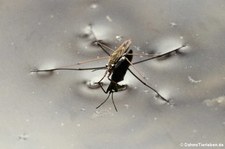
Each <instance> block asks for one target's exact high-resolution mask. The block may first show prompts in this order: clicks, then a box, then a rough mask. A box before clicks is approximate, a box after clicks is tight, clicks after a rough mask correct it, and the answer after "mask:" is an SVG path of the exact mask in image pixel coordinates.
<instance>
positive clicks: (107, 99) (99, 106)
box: [96, 92, 111, 109]
mask: <svg viewBox="0 0 225 149" xmlns="http://www.w3.org/2000/svg"><path fill="white" fill-rule="evenodd" d="M110 95H111V92H110V93H109V95H108V97H107V98H106V99H105V100H104V101H103V102H102V103H101V104H100V105H98V106H97V107H96V109H98V108H99V107H101V106H102V105H103V104H104V103H105V102H106V101H107V100H108V99H109V96H110Z"/></svg>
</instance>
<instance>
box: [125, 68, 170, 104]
mask: <svg viewBox="0 0 225 149" xmlns="http://www.w3.org/2000/svg"><path fill="white" fill-rule="evenodd" d="M128 70H129V71H130V73H131V74H132V75H133V76H134V77H135V78H137V79H138V80H139V81H140V82H141V83H142V84H144V85H145V86H147V87H148V88H150V89H151V90H153V91H154V92H155V93H156V94H157V95H158V96H159V97H160V98H161V99H162V100H164V101H165V102H167V103H170V101H169V100H167V99H166V98H164V97H163V96H162V95H161V94H160V93H159V92H158V91H157V90H156V89H154V88H153V87H151V86H149V85H148V84H146V83H145V82H144V81H142V80H141V79H140V78H139V77H138V76H137V75H135V74H134V73H133V72H132V71H131V70H130V69H129V68H128Z"/></svg>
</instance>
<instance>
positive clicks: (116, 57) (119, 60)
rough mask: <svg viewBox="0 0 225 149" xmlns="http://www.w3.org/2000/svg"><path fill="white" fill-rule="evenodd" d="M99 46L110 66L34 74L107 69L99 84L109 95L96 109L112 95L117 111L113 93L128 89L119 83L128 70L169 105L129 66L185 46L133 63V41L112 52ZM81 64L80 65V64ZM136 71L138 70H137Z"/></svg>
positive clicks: (168, 53)
mask: <svg viewBox="0 0 225 149" xmlns="http://www.w3.org/2000/svg"><path fill="white" fill-rule="evenodd" d="M97 45H99V46H100V47H101V48H102V50H103V51H104V52H105V53H106V54H107V55H108V56H109V60H108V64H107V65H106V66H102V67H91V68H67V67H60V68H53V69H46V70H39V69H35V70H33V71H32V72H53V71H56V70H100V69H106V71H105V74H104V76H103V77H102V79H101V80H100V81H98V82H97V83H98V84H99V85H100V87H101V89H102V90H103V91H104V92H105V93H106V94H107V93H109V95H108V97H107V98H106V99H105V100H104V101H103V102H102V103H101V104H100V105H99V106H98V107H96V108H99V107H100V106H101V105H103V104H104V103H105V102H106V101H107V100H108V98H109V96H110V95H112V102H113V104H114V107H115V110H116V111H117V108H116V106H115V103H114V100H113V92H117V91H119V90H120V89H122V88H124V87H126V86H125V85H119V84H118V82H120V81H122V80H123V79H124V76H125V74H126V72H127V70H128V71H129V72H130V73H131V74H132V75H133V76H134V77H135V78H137V79H138V80H139V81H140V82H141V83H142V84H143V85H145V86H146V87H148V88H149V89H151V90H152V91H154V92H155V93H156V94H157V95H158V96H159V97H160V98H161V99H162V100H163V101H165V102H167V103H169V100H168V99H166V98H164V97H163V96H162V95H161V94H160V93H159V92H158V91H157V90H156V89H154V88H153V87H151V86H150V85H148V84H147V83H146V82H144V81H143V80H142V79H140V78H139V77H138V76H137V75H136V74H135V73H134V72H133V71H132V70H131V69H130V68H129V66H130V65H131V66H132V67H133V68H134V69H135V67H134V65H136V64H139V63H142V62H145V61H149V60H152V59H156V58H160V57H164V56H168V55H170V54H172V53H174V52H175V53H179V50H180V49H181V48H183V47H185V45H182V46H181V47H179V48H176V49H174V50H172V51H169V52H166V53H163V54H159V55H155V56H152V57H148V58H146V59H143V60H140V61H137V62H134V63H132V62H131V61H132V58H133V55H132V54H133V51H132V50H129V47H130V45H131V40H126V41H124V42H123V43H122V44H121V45H120V46H119V47H118V48H117V49H116V50H112V49H111V48H109V47H107V46H106V45H104V44H102V43H100V42H99V41H97ZM105 48H107V49H109V50H111V51H113V52H112V54H110V53H109V52H108V51H107V50H106V49H105ZM89 62H90V61H89ZM79 64H80V63H79ZM135 70H136V69H135ZM107 74H108V79H109V80H110V84H109V86H108V88H107V90H106V91H105V89H104V88H103V87H102V83H101V81H102V80H103V79H104V78H105V76H106V75H107Z"/></svg>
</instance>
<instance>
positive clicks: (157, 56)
mask: <svg viewBox="0 0 225 149" xmlns="http://www.w3.org/2000/svg"><path fill="white" fill-rule="evenodd" d="M183 47H186V45H182V46H181V47H179V48H176V49H174V50H172V51H169V52H166V53H163V54H160V55H156V56H153V57H150V58H147V59H144V60H140V61H137V62H134V63H133V65H136V64H139V63H142V62H145V61H149V60H152V59H156V58H160V57H163V56H165V55H168V54H170V53H172V52H177V51H179V50H180V49H181V48H183Z"/></svg>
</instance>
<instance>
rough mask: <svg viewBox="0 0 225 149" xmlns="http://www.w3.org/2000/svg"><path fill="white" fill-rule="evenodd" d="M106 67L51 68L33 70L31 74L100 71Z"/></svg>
mask: <svg viewBox="0 0 225 149" xmlns="http://www.w3.org/2000/svg"><path fill="white" fill-rule="evenodd" d="M106 68H107V67H106V66H102V67H89V68H53V69H33V70H31V72H52V71H56V70H79V71H82V70H100V69H106Z"/></svg>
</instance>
